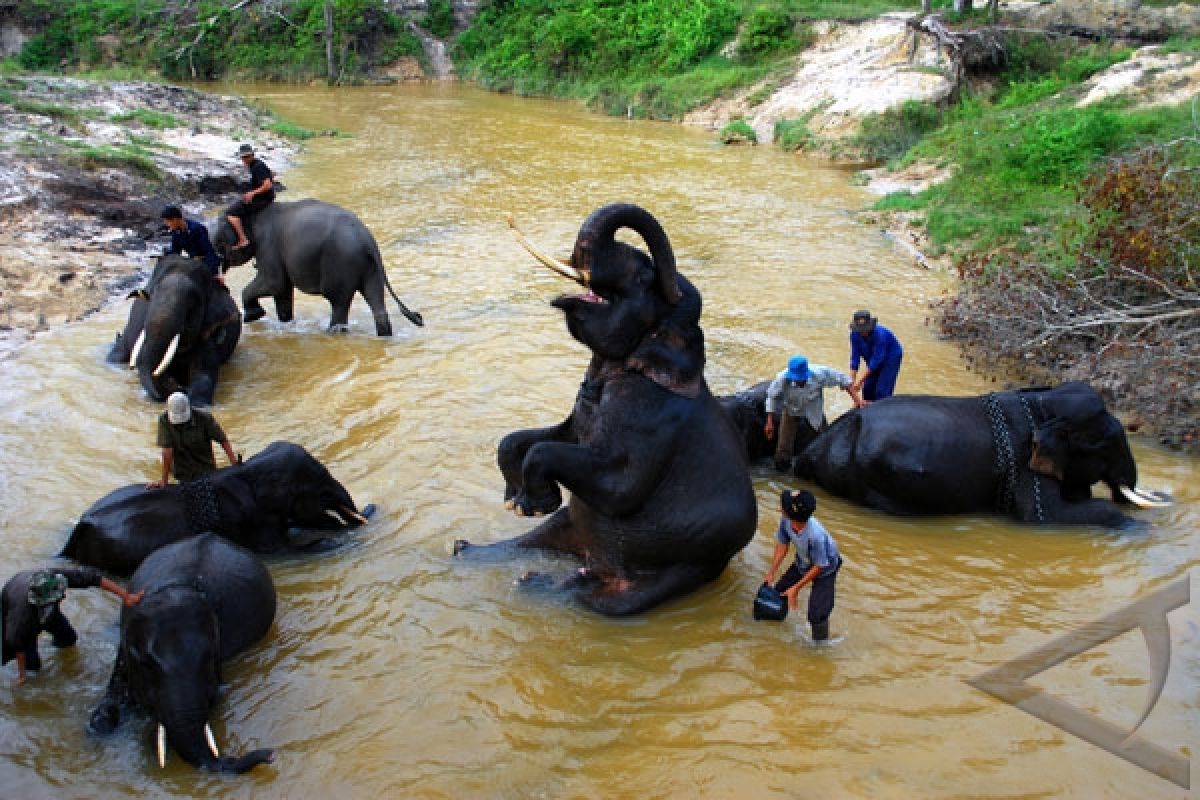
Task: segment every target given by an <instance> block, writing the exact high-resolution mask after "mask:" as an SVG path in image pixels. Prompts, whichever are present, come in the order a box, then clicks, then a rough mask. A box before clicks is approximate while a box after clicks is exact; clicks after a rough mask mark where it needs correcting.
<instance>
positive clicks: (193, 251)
mask: <svg viewBox="0 0 1200 800" xmlns="http://www.w3.org/2000/svg"><path fill="white" fill-rule="evenodd" d="M162 218H163V221H164V222H166V223H167V228H168V229H170V231H171V247H170V248H169V249H168V250H167V253H168V254H172V255H174V254H177V253H186V254H187V256H188V257H189V258H199V259H201V260H203V261H204V265H205V266H206V267H208V271H209V272H211V273H212V276H213V277H214V278H216V279H217V280H221V259H220V257H219V256H218V255H217V251H216V250H214V249H213V246H212V242H211V241H210V240H209V238H208V227H207V226H206V225H205V224H204V223H203V222H201V221H200V220H198V219H191V218H190V217H189V218H184V216H183V212H182V211H181V210H180V209H179V206H167V207H166V208H164V209H163V212H162Z"/></svg>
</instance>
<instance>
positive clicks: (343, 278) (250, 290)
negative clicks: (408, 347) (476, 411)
mask: <svg viewBox="0 0 1200 800" xmlns="http://www.w3.org/2000/svg"><path fill="white" fill-rule="evenodd" d="M247 233H248V234H249V235H250V237H251V239H252V244H251V246H250V247H243V248H240V249H237V250H235V249H233V244H234V242H236V241H237V235H236V234H235V233H234V232H233V227H232V226H231V225H230V224H229V222H228V221H227V220H225V219H223V218H222V219H221V220H220V222H219V223H218V226H217V236H216V241H215V246H216V249H217V252H219V253H221V254H222V255H223V257H224V258H225V260H226V263H227V264H229V265H230V266H234V267H236V266H240V265H242V264H245V263H246V262H247V261H249V260H250V258H251V257H253V258H254V259H255V265H256V267H257V270H258V274H257V275H255V276H254V279H253V280H251V281H250V283H248V284H246V288H245V289H243V290H242V308H243V309H244V310H245V315H246V317H245V318H246V322H253V321H254V320H257V319H261V318H262V317H263V316H265V315H266V313H267V312H266V311H265V310H264V309H263V307H262V304H260V303H259V299H260V298H262V297H271V298H274V300H275V315H276V316H278V317H279V321H280V322H290V321H291V319H292V292H293V290H294V289H299V290H300V291H302V292H304V293H305V294H319V295H321V296H322V297H324V298H325V299H326V300H328V301H329V305H330V306H332V307H333V316H332V317H331V318H330V320H329V329H330V330H340V329H344V328H345V327H346V325H347V323H348V321H349V318H350V302H351V301H352V300H353V299H354V293H355V292H358V293H360V294H361V295H362V296H363V299H364V300H366V301H367V305H368V306H370V307H371V314H372V315H373V316H374V317H375V333H377V334H379V335H380V336H391V335H392V322H391V319H390V318H389V317H388V313H387V304H386V302H385V298H384V294H383V290H384V289H385V288H386V289H387V290H388V292H390V293H391V295H392V299H393V300H395V301H396V304H397V305H399V306H400V312H401V313H402V314H404V316H405V317H407V318H408V320H409V321H410V322H411V323H412V324H414V325H418V326H420V325H424V324H425V321H424V320H423V319H422V318H421V315H420V314H418V313H417V312H415V311H410V310H409V309H408V308H407V307H406V306H405V305H404V303H403V302H401V300H400V298H399V297H397V296H396V292H395V290H394V289H392V284H391V283H390V282H389V281H388V277H387V273H386V272H384V270H383V256H382V255H380V253H379V245H378V244H376V242H375V237H374V236H372V235H371V232H370V231H369V230H367V226H366V225H364V224H363V223H362V220H360V219H359V218H358V217H357V216H355V215H354V214H353V213H352V212H350V211H347V210H346V209H344V208H340V207H339V206H335V205H331V204H330V203H323V202H321V201H320V200H300V201H298V202H294V203H279V202H276V203H272V204H271V205H269V206H267V207H266V208H264V209H263V210H262V211H259V212H258V213H256V214H255V215H254V216H253V217H252V218H251V219H250V224H249V226H248V227H247Z"/></svg>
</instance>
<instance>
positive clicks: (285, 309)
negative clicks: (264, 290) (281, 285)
mask: <svg viewBox="0 0 1200 800" xmlns="http://www.w3.org/2000/svg"><path fill="white" fill-rule="evenodd" d="M271 297H272V298H273V299H274V300H275V316H277V317H279V321H280V322H291V321H292V319H293V318H294V317H295V305H296V299H295V294H294V291H293V289H292V287H290V286H289V287H288V288H287V290H286V291H282V292H276V293H275V294H273V295H271Z"/></svg>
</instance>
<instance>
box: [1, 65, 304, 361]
mask: <svg viewBox="0 0 1200 800" xmlns="http://www.w3.org/2000/svg"><path fill="white" fill-rule="evenodd" d="M275 122H276V121H275V120H274V118H273V117H271V115H270V114H269V113H267V112H266V111H264V110H262V109H259V108H255V107H254V106H252V105H251V104H249V103H247V102H246V101H244V100H242V99H240V98H235V97H222V96H217V95H210V94H206V93H203V92H198V91H195V90H193V89H188V88H182V87H177V86H162V85H156V84H150V83H139V82H116V83H99V82H94V81H87V80H80V79H75V78H61V77H49V76H21V77H7V78H4V79H0V358H4V357H6V356H7V354H9V353H11V352H12V350H13V349H14V348H16V347H18V346H19V345H20V344H21V343H22V342H24V341H26V340H27V339H28V338H29V337H30V336H32V335H33V334H34V333H36V332H38V331H41V330H45V329H47V328H48V327H50V326H52V325H59V324H63V323H67V322H71V321H74V320H78V319H80V318H82V317H83V316H86V315H87V314H89V313H91V312H93V311H95V310H97V309H99V308H100V307H101V306H102V305H103V304H104V302H105V301H106V300H107V299H108V298H109V297H111V296H112V295H113V294H115V293H117V292H120V291H122V290H123V289H126V288H128V287H130V286H132V285H136V284H138V283H140V281H141V279H142V274H143V271H144V270H145V268H146V267H147V266H148V265H149V262H150V260H151V259H152V258H153V257H154V256H156V255H158V254H159V253H161V252H162V250H163V249H164V247H165V246H166V244H167V243H168V242H169V239H168V237H167V236H166V229H165V226H164V225H163V224H162V220H161V219H160V218H159V213H160V212H161V210H162V207H163V206H164V205H166V204H167V203H176V204H179V205H181V206H183V208H184V210H185V212H186V213H189V214H197V215H203V216H211V215H212V212H213V211H214V210H215V209H217V208H219V207H221V206H224V205H225V204H227V203H229V202H232V200H233V198H234V196H235V194H236V192H237V186H238V184H239V182H241V181H243V180H245V168H244V167H243V166H242V165H241V162H240V161H238V159H237V157H236V155H235V152H236V150H237V146H238V144H240V143H241V142H245V141H248V142H253V143H254V146H255V148H256V150H257V151H258V152H259V154H260V155H261V157H262V158H263V160H264V161H266V162H267V163H268V164H269V165H270V166H271V168H272V169H273V170H274V171H275V172H276V173H280V172H282V171H284V170H285V169H286V168H287V166H288V165H289V164H290V163H291V161H292V160H293V158H294V157H295V154H296V152H297V150H298V146H297V145H296V144H295V143H294V142H292V141H290V140H288V139H286V138H284V137H283V136H281V135H279V134H276V133H273V132H272V131H270V130H269V127H268V126H270V125H272V124H274V123H275Z"/></svg>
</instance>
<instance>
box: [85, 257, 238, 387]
mask: <svg viewBox="0 0 1200 800" xmlns="http://www.w3.org/2000/svg"><path fill="white" fill-rule="evenodd" d="M130 297H131V298H134V301H133V306H132V308H130V309H129V320H128V321H127V322H126V323H125V330H124V332H122V333H119V334H117V338H116V341H115V342H114V343H113V346H112V348H111V349H110V350H109V353H108V361H109V362H110V363H116V364H129V368H130V369H137V371H138V379H139V380H140V381H141V384H142V388H143V389H145V390H146V394H148V395H149V396H150V398H151V399H153V400H156V401H159V402H161V401H163V400H166V399H167V396H168V395H169V394H171V393H172V392H175V391H184V392H186V393H187V395H188V398H189V399H190V400H191V402H192V403H193V404H194V405H197V406H201V405H211V404H212V400H213V393H214V392H215V391H216V387H217V370H218V369H219V368H220V366H221V365H222V364H224V363H225V362H226V361H228V360H229V358H230V356H232V355H233V350H234V348H235V347H237V343H238V339H239V338H240V337H241V335H242V316H241V314H240V313H239V312H238V308H237V304H236V303H234V302H233V298H232V297H231V296H230V295H229V290H228V289H226V288H225V285H224V284H223V283H221V282H220V281H216V280H213V278H212V275H211V273H210V272H209V271H208V267H206V266H205V265H204V262H203V261H198V260H196V259H191V258H185V257H184V256H178V255H167V256H163V257H161V258H160V259H159V260H158V263H157V264H156V265H155V267H154V272H153V273H152V274H151V276H150V280H149V282H148V283H147V284H146V286H145V288H143V289H140V290H138V291H136V292H134V293H133V294H131V295H130Z"/></svg>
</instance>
